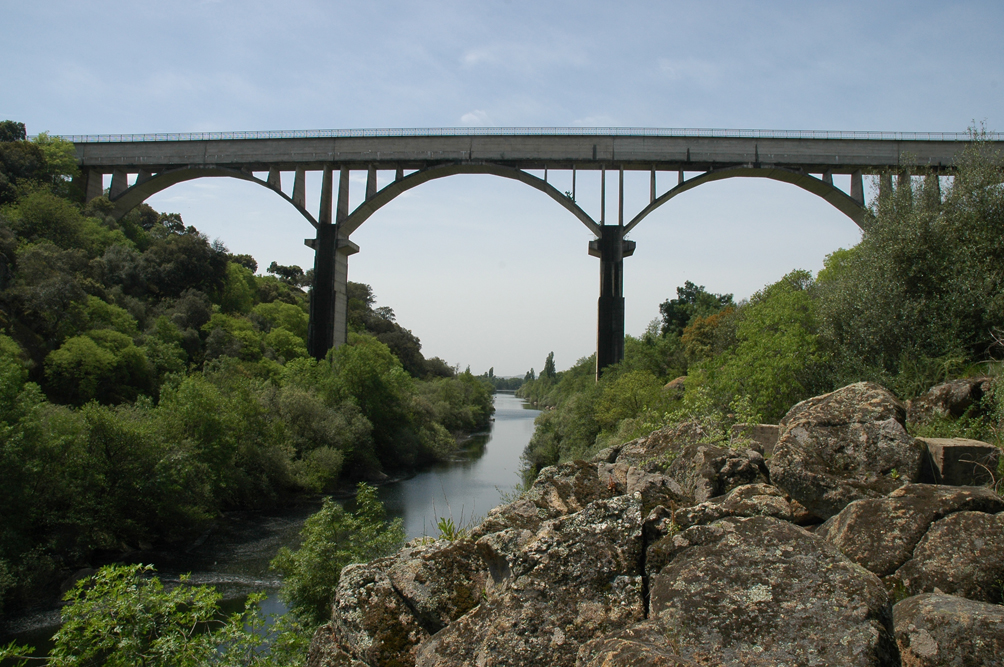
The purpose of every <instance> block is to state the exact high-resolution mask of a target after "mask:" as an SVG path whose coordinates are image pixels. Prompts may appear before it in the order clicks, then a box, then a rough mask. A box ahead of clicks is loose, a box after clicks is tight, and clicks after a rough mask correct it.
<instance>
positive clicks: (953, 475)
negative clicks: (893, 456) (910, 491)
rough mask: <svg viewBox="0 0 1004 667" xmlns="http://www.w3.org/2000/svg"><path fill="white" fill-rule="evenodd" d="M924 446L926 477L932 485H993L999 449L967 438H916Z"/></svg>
mask: <svg viewBox="0 0 1004 667" xmlns="http://www.w3.org/2000/svg"><path fill="white" fill-rule="evenodd" d="M917 440H920V441H921V442H922V443H924V445H925V446H926V447H927V452H928V461H929V463H930V471H929V472H930V476H931V478H932V479H931V480H930V481H932V482H934V483H935V484H948V485H951V486H983V485H984V484H990V483H992V482H993V475H992V474H991V471H993V472H996V471H997V462H998V461H999V460H1000V450H999V449H997V448H996V447H994V446H993V445H991V444H989V443H986V442H981V441H980V440H970V439H969V438H917Z"/></svg>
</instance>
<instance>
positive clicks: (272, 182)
mask: <svg viewBox="0 0 1004 667" xmlns="http://www.w3.org/2000/svg"><path fill="white" fill-rule="evenodd" d="M268 184H269V187H271V188H272V189H273V190H278V191H279V192H282V174H280V173H279V169H278V167H269V169H268Z"/></svg>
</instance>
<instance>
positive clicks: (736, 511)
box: [675, 484, 794, 529]
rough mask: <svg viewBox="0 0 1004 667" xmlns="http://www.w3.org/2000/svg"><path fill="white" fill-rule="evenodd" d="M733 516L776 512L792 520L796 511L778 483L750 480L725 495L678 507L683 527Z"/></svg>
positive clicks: (768, 514) (771, 514)
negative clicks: (757, 482) (689, 505)
mask: <svg viewBox="0 0 1004 667" xmlns="http://www.w3.org/2000/svg"><path fill="white" fill-rule="evenodd" d="M731 516H740V517H751V516H772V517H775V518H777V519H781V520H782V521H792V520H793V519H794V511H793V509H792V506H791V502H790V500H789V498H788V496H787V494H785V493H784V491H781V490H780V489H778V488H777V487H776V486H771V485H770V484H746V485H743V486H737V487H736V488H734V489H732V490H731V491H729V492H728V494H726V495H724V496H721V497H718V498H712V499H711V500H708V501H706V502H703V503H700V504H698V505H694V506H693V507H685V508H683V509H680V510H677V511H676V515H675V523H676V525H677V526H678V527H679V528H681V529H683V528H689V527H691V526H696V525H698V524H708V523H712V522H714V521H718V520H719V519H724V518H726V517H731Z"/></svg>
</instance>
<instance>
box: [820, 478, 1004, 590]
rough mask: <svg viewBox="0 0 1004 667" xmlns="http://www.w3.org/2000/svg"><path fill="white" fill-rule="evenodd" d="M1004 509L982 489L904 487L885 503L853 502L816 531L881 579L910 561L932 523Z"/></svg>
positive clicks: (998, 499) (1003, 503)
mask: <svg viewBox="0 0 1004 667" xmlns="http://www.w3.org/2000/svg"><path fill="white" fill-rule="evenodd" d="M1002 510H1004V500H1002V499H1001V497H1000V496H998V495H997V494H996V493H993V492H992V491H990V490H989V489H986V488H982V487H944V486H938V485H934V484H907V485H906V486H904V487H901V488H899V489H896V490H895V491H893V492H892V493H890V494H889V495H888V496H886V497H885V498H872V499H867V500H856V501H854V502H853V503H851V504H850V505H848V506H847V507H845V508H844V509H843V510H841V511H840V513H839V514H837V515H836V516H833V517H830V519H829V520H827V521H826V523H824V524H823V525H822V526H820V527H819V528H817V529H816V535H818V536H820V537H822V538H823V539H825V540H827V541H828V542H831V543H833V544H835V545H836V546H837V548H838V549H840V550H841V551H842V552H844V554H846V555H847V556H848V557H850V558H851V560H853V561H854V562H856V563H858V564H859V565H861V566H862V567H865V568H867V569H868V570H870V571H872V572H874V573H875V574H877V575H878V576H880V577H884V576H887V575H890V574H892V573H893V572H895V571H896V570H897V569H898V568H899V567H900V566H902V565H903V563H905V562H906V561H908V560H909V559H910V557H911V556H912V555H913V552H914V549H915V547H916V546H917V543H918V542H920V540H921V538H923V537H924V535H925V534H927V531H928V528H930V526H931V524H932V523H934V522H935V521H938V520H939V519H942V518H944V517H946V516H948V515H949V514H952V513H953V512H968V511H972V512H988V513H991V514H995V513H997V512H1000V511H1002Z"/></svg>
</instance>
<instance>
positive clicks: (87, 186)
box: [81, 169, 105, 204]
mask: <svg viewBox="0 0 1004 667" xmlns="http://www.w3.org/2000/svg"><path fill="white" fill-rule="evenodd" d="M81 190H83V191H84V203H85V204H86V203H87V202H89V201H91V200H92V199H95V198H97V197H100V196H101V195H103V194H104V193H105V184H104V174H102V173H101V172H100V171H98V170H97V169H88V170H87V171H86V172H84V183H83V184H82V187H81Z"/></svg>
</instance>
